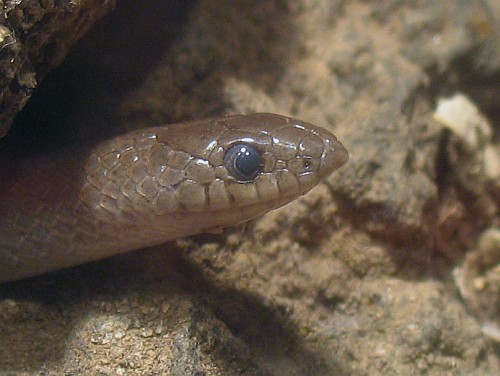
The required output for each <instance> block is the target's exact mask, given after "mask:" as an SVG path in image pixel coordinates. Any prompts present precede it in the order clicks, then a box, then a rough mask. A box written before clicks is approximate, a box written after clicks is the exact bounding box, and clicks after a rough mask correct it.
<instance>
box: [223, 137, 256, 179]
mask: <svg viewBox="0 0 500 376" xmlns="http://www.w3.org/2000/svg"><path fill="white" fill-rule="evenodd" d="M224 165H225V166H226V168H227V171H228V172H229V175H231V176H232V177H234V178H235V179H236V180H238V181H240V182H249V181H252V180H253V179H254V178H255V177H256V176H257V175H258V174H259V172H260V171H261V169H262V165H263V162H262V156H261V155H260V153H259V152H258V151H257V150H256V149H254V148H253V147H251V146H249V145H245V144H237V145H234V146H231V147H230V148H229V149H228V151H227V152H226V155H225V156H224Z"/></svg>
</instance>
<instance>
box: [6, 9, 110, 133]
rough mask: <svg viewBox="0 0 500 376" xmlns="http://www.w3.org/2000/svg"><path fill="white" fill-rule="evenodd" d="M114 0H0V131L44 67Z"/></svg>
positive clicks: (54, 62) (61, 56)
mask: <svg viewBox="0 0 500 376" xmlns="http://www.w3.org/2000/svg"><path fill="white" fill-rule="evenodd" d="M114 3H115V0H26V1H23V0H0V8H1V11H0V12H1V17H0V72H1V74H0V137H3V136H4V135H5V134H6V133H7V131H8V130H9V127H10V125H11V122H12V120H13V118H14V116H15V115H16V113H17V112H18V111H20V110H21V109H22V108H23V107H24V105H25V104H26V102H27V101H28V99H29V98H30V96H31V94H32V92H33V89H35V88H36V87H37V86H38V84H39V82H40V81H41V80H42V79H43V77H45V75H46V74H47V72H48V71H49V70H50V69H52V68H54V67H56V66H58V65H59V64H60V63H61V61H62V60H63V59H64V58H65V57H66V54H67V53H68V50H69V48H70V47H71V46H72V45H73V44H74V43H75V42H76V41H77V40H78V39H80V38H81V37H82V36H83V35H84V34H85V33H86V32H87V31H88V29H89V28H90V27H91V26H92V25H93V24H94V22H95V21H96V20H98V19H99V18H101V17H102V16H104V15H105V14H107V13H108V12H109V10H111V9H112V8H113V5H114Z"/></svg>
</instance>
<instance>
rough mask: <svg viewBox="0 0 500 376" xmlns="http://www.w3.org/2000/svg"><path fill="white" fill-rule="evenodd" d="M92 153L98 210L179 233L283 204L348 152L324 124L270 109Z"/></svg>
mask: <svg viewBox="0 0 500 376" xmlns="http://www.w3.org/2000/svg"><path fill="white" fill-rule="evenodd" d="M94 155H95V157H94V158H93V161H94V162H93V163H92V164H91V165H90V166H89V173H88V176H90V177H91V178H90V179H88V182H89V183H90V184H89V185H90V187H88V190H90V191H92V190H93V194H92V195H88V194H87V196H88V197H92V198H91V199H90V200H89V201H90V204H91V205H94V210H96V211H97V212H104V215H105V216H109V215H115V216H121V217H123V216H125V217H129V218H130V217H134V216H135V217H137V218H141V221H143V222H147V226H149V228H151V227H158V228H159V230H158V231H161V229H162V228H163V229H165V228H166V227H168V226H170V227H172V226H173V227H174V230H175V232H176V234H177V235H176V237H177V236H186V235H192V234H195V233H199V232H204V231H211V232H213V231H214V230H215V231H216V230H217V229H220V228H223V227H227V226H230V225H234V224H236V223H240V222H244V221H246V220H249V219H252V218H254V217H256V216H259V215H261V214H263V213H265V212H268V211H270V210H272V209H275V208H278V207H280V206H282V205H284V204H286V203H288V202H290V201H292V200H293V199H295V198H297V197H299V196H301V195H303V194H305V193H307V192H308V191H309V190H310V189H311V188H313V187H314V186H315V185H316V184H318V183H319V182H320V181H321V180H323V179H325V178H326V177H327V176H329V175H330V174H331V173H332V172H334V171H335V170H336V169H338V168H339V167H341V166H342V165H343V164H345V163H346V161H347V159H348V154H347V151H346V149H345V148H344V146H343V145H342V144H341V143H340V142H339V141H338V140H337V138H336V137H335V136H334V135H333V134H331V133H330V132H328V131H326V130H325V129H323V128H320V127H316V126H314V125H312V124H309V123H307V122H304V121H300V120H297V119H293V118H290V117H286V116H281V115H276V114H268V113H259V114H252V115H232V116H226V117H222V118H215V119H208V120H201V121H192V122H185V123H179V124H172V125H166V126H161V127H156V128H148V129H145V130H141V131H138V132H135V133H134V132H133V133H131V134H127V135H124V136H120V137H118V138H116V139H115V140H113V141H112V142H110V143H107V144H105V145H103V146H101V147H98V148H97V149H96V150H95V151H94ZM96 196H98V197H96ZM129 222H130V220H129ZM164 231H166V230H164ZM168 231H171V230H168ZM168 237H172V236H170V235H169V236H167V238H168ZM164 240H165V239H164ZM167 240H168V239H167Z"/></svg>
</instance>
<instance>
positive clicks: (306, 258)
mask: <svg viewBox="0 0 500 376" xmlns="http://www.w3.org/2000/svg"><path fill="white" fill-rule="evenodd" d="M18 3H19V4H23V3H24V4H30V5H31V4H39V7H40V9H49V8H50V12H51V14H54V15H60V17H63V15H65V17H66V18H65V19H67V20H68V21H66V22H63V23H61V24H59V23H58V22H56V21H55V19H57V17H56V16H54V20H52V22H53V25H59V26H57V27H56V26H53V28H55V29H56V30H57V31H54V30H53V29H52V28H51V26H50V25H51V24H50V22H51V17H48V16H43V17H42V16H39V17H38V18H37V17H35V16H32V17H26V16H23V17H21V16H14V14H18V11H16V12H15V13H13V12H14V10H15V9H16V7H17V5H16V4H18ZM84 3H86V4H87V5H88V7H86V8H85V12H87V13H88V14H90V15H91V16H89V19H87V20H86V21H81V19H80V17H81V15H82V13H81V12H83V10H81V9H84V8H78V10H77V11H76V13H77V14H75V15H68V14H67V13H65V12H64V10H65V9H66V10H67V7H65V6H67V5H68V4H76V5H78V4H80V5H82V4H84ZM3 4H4V6H3V10H4V14H7V15H8V17H10V21H9V24H8V25H7V24H5V25H3V26H2V27H3V29H2V28H0V34H2V35H4V37H3V41H4V42H3V43H4V47H3V49H2V50H0V53H2V54H4V53H5V54H7V55H8V56H9V58H10V59H12V58H14V57H16V56H18V53H19V51H22V52H23V53H22V54H23V56H27V57H29V58H26V59H25V60H24V61H25V63H22V62H16V60H15V62H13V63H12V65H10V64H8V63H7V62H6V61H7V60H1V62H0V64H2V65H0V70H1V72H2V78H1V79H0V84H1V87H2V88H4V89H3V93H7V94H4V97H3V102H2V103H9V104H5V105H3V106H4V107H2V108H5V110H3V111H2V113H1V115H0V116H2V121H1V127H2V128H1V129H3V130H4V132H5V131H6V130H7V128H8V123H9V121H10V119H12V116H13V114H14V113H16V112H17V111H19V110H20V109H21V108H22V107H23V105H24V102H25V101H26V98H27V97H28V94H27V93H30V92H31V90H32V89H34V88H35V86H38V83H39V81H40V80H39V78H38V76H37V75H38V73H37V72H39V71H42V72H46V71H48V70H49V69H50V68H52V67H53V66H55V65H57V64H58V63H59V62H60V61H61V60H62V57H63V56H64V55H65V54H66V51H67V50H68V48H69V46H70V45H71V44H72V43H73V42H74V41H75V40H76V39H78V37H79V36H80V35H81V34H83V33H84V32H85V31H86V29H87V28H88V27H89V26H90V24H91V23H92V20H95V19H96V18H98V17H99V16H98V15H101V14H103V12H106V11H107V10H108V9H109V8H107V6H109V5H110V4H109V2H105V1H93V2H92V1H87V2H84V1H80V2H77V1H59V2H57V1H52V2H51V1H16V2H14V1H12V2H8V1H4V2H3ZM8 4H10V6H9V7H10V8H12V7H13V8H12V9H10V8H9V7H8V6H7V5H8ZM46 4H50V7H48V6H45V5H46ZM14 5H16V6H14ZM19 6H21V5H19ZM9 9H10V10H9ZM19 9H21V10H22V11H23V12H24V13H23V14H26V15H28V14H34V15H35V14H38V13H37V12H35V11H34V10H32V9H34V8H31V6H28V5H25V6H24V8H19ZM37 9H38V8H37ZM499 11H500V9H499V7H498V6H496V5H495V2H494V1H493V0H492V1H490V2H487V1H479V0H478V1H474V0H470V1H458V0H443V1H430V0H413V1H397V0H392V1H361V0H360V1H341V0H337V1H336V0H316V1H309V0H269V1H243V0H236V1H231V2H227V1H219V0H215V1H214V0H201V1H198V2H176V1H140V2H139V1H132V0H121V1H119V2H117V4H116V9H115V10H114V11H113V12H112V13H111V14H110V15H108V16H107V17H105V18H104V19H103V20H102V21H100V22H99V23H98V24H97V25H95V26H94V27H93V28H92V30H91V31H90V32H89V33H88V34H87V35H86V36H85V38H83V39H81V41H80V42H79V43H78V45H77V46H75V47H74V50H73V51H72V53H71V54H70V55H69V56H68V57H67V59H66V60H65V62H64V63H63V64H62V65H61V66H60V67H59V68H58V69H56V70H55V71H53V72H51V74H50V75H49V77H48V78H47V79H46V80H45V81H44V82H43V83H42V84H41V85H39V87H37V90H36V91H35V92H34V94H33V97H32V100H31V101H30V102H29V103H28V105H26V107H25V108H24V110H23V111H22V112H20V113H19V114H18V116H17V118H16V121H15V123H14V124H13V126H12V128H11V131H10V133H9V137H7V138H5V139H4V140H2V141H1V142H5V143H7V142H11V140H10V139H17V140H21V141H24V145H25V147H26V148H27V149H29V148H30V145H31V144H33V143H37V144H44V145H48V147H52V148H55V147H58V145H60V144H61V143H62V142H84V141H85V140H86V139H88V138H94V137H105V136H106V135H109V134H115V133H119V132H122V131H124V130H129V129H134V128H139V127H144V126H148V125H155V124H161V123H169V122H175V121H178V120H186V119H192V118H199V117H206V116H212V115H220V114H226V113H245V112H259V111H269V112H277V113H282V114H286V115H293V116H296V117H300V118H303V119H305V120H307V121H310V122H312V123H317V124H319V125H322V126H324V127H326V128H329V129H331V130H332V131H334V132H335V133H336V134H337V136H338V137H339V138H340V139H341V140H342V141H343V142H344V144H345V145H346V147H347V148H348V149H349V151H350V156H351V159H350V161H349V163H348V164H347V165H346V166H345V167H344V168H343V169H342V170H341V171H339V173H337V174H335V175H333V176H332V177H331V178H330V179H329V180H328V181H327V182H326V183H325V184H322V185H320V186H318V187H317V188H316V189H315V190H313V191H312V192H311V193H310V194H309V195H307V196H305V197H303V198H301V199H300V200H297V201H296V202H294V203H292V204H290V205H288V206H286V207H284V208H282V209H280V210H278V211H275V212H272V213H270V214H268V215H266V216H264V217H262V218H259V219H257V220H254V221H252V222H251V223H248V224H246V225H243V226H239V227H237V228H232V229H228V230H227V231H226V232H225V234H224V235H220V236H209V235H206V236H205V235H203V236H197V237H193V238H190V239H183V240H179V241H176V242H173V243H170V244H166V245H164V246H161V247H156V248H152V249H148V250H141V251H139V252H135V253H132V254H129V255H124V256H121V257H116V258H112V259H109V260H105V261H103V262H99V263H94V264H91V265H84V266H81V267H77V268H74V269H71V270H65V271H62V272H58V273H53V274H49V275H45V276H41V277H38V278H34V279H31V280H26V281H20V282H16V283H10V284H5V285H2V286H0V374H8V375H11V374H13V375H35V374H36V375H39V374H47V375H64V374H66V375H67V374H74V375H77V374H78V375H95V374H99V375H200V376H201V375H207V376H208V375H277V376H281V375H297V376H299V375H300V376H302V375H314V376H315V375H497V374H500V365H499V351H498V349H499V347H498V343H496V342H495V340H494V338H493V337H492V336H490V334H491V333H494V329H493V330H491V326H493V328H494V327H495V325H498V322H499V317H498V316H499V314H500V313H499V312H500V309H499V307H498V304H499V303H498V302H499V299H498V292H499V291H500V282H499V281H500V277H499V275H500V268H499V267H498V262H499V258H498V257H497V256H496V255H497V254H498V253H497V252H499V249H498V248H496V246H495V244H497V245H498V242H497V243H495V241H497V240H496V239H497V235H495V234H498V227H499V226H500V224H499V220H498V206H499V205H500V199H499V197H500V189H499V185H500V183H499V181H498V179H495V178H494V177H487V176H482V175H481V174H480V173H478V172H477V171H474V173H471V171H468V170H465V171H464V168H466V167H467V166H469V164H467V163H463V162H464V160H467V158H469V159H474V158H473V156H468V155H467V154H466V153H465V152H464V150H463V148H462V147H461V143H460V142H461V141H460V139H459V138H457V137H456V136H455V135H454V134H453V133H452V132H450V130H449V129H447V128H445V127H444V126H443V125H441V124H440V123H439V122H437V121H436V120H434V118H433V112H434V109H435V106H436V103H437V101H438V98H440V97H446V96H449V95H452V94H454V93H456V92H461V93H465V94H467V95H468V96H469V97H470V98H471V100H472V101H474V102H475V103H476V104H477V105H478V106H479V108H480V109H481V110H482V111H483V113H484V115H485V116H486V117H487V118H488V119H489V121H490V123H491V125H492V128H493V129H494V131H493V132H494V134H493V136H492V138H491V140H490V141H489V147H490V149H491V150H497V151H498V148H499V145H498V140H499V138H498V125H499V121H500V116H499V115H500V112H499V111H498V97H499V95H500V92H499V91H500V90H499V87H500V85H499V81H500V47H499V46H500V39H499V35H500V13H499ZM30 12H31V13H30ZM47 12H48V11H47ZM78 12H80V13H78ZM14 20H17V23H15V22H14ZM69 20H72V21H71V22H70V21H69ZM76 20H79V21H76ZM25 24H26V25H32V24H33V25H35V26H37V27H34V26H33V27H25V29H23V30H25V32H24V34H23V37H22V38H23V39H22V40H23V43H22V44H19V40H21V34H19V35H18V32H17V31H16V35H15V38H14V34H13V33H12V30H17V29H14V28H13V25H15V26H16V27H17V28H22V27H23V25H25ZM76 25H80V26H76ZM81 25H86V26H81ZM2 30H5V31H2ZM44 30H52V31H53V33H52V34H50V33H47V32H44ZM9 38H10V39H9ZM13 38H14V39H13ZM37 38H38V39H37ZM40 38H41V39H40ZM44 38H45V39H44ZM0 39H1V37H0ZM8 40H10V41H11V42H6V41H8ZM35 40H43V41H44V42H43V46H45V47H43V48H42V47H41V46H42V43H40V42H38V44H37V43H35V42H34V41H35ZM27 41H31V42H30V43H31V44H30V43H27ZM9 43H13V44H9ZM48 46H52V47H51V48H49V47H48ZM61 46H62V47H61ZM56 47H57V48H56ZM16 51H17V52H16ZM49 51H52V52H49ZM0 57H2V56H0ZM16 64H17V65H16ZM8 77H10V79H7V78H8ZM13 82H16V84H13ZM13 86H17V87H19V88H20V89H17V91H16V90H14V91H13V90H12V87H13ZM7 87H9V88H11V89H10V90H11V91H10V92H9V91H5V90H6V89H5V88H7ZM28 88H29V90H28ZM5 106H7V107H5ZM6 124H7V125H6ZM45 142H48V143H47V144H45ZM2 145H3V144H1V143H0V147H2ZM464 166H465V167H464ZM464 177H465V178H464ZM467 177H469V178H467ZM484 234H490V235H488V236H486V235H484ZM491 234H493V235H491ZM495 236H496V237H495ZM485 237H486V240H484V239H485ZM491 239H493V240H491ZM471 252H474V253H472V255H471ZM468 255H469V256H468ZM454 271H455V273H454ZM457 271H458V272H461V273H462V274H460V273H459V274H460V275H461V276H463V278H462V279H460V281H462V282H463V284H464V285H459V286H457V278H456V276H457ZM477 281H480V282H481V283H483V285H480V284H479V283H478V282H477ZM470 284H472V285H470ZM465 285H467V286H469V287H467V286H465ZM464 286H465V288H463V287H464ZM482 286H483V287H482ZM464 291H466V292H467V291H469V292H471V291H472V292H473V293H471V294H470V295H467V296H465V297H464V296H462V295H463V293H464ZM461 294H462V295H461ZM474 294H476V295H474ZM485 324H487V325H485ZM485 328H486V329H487V328H490V331H488V330H485Z"/></svg>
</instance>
